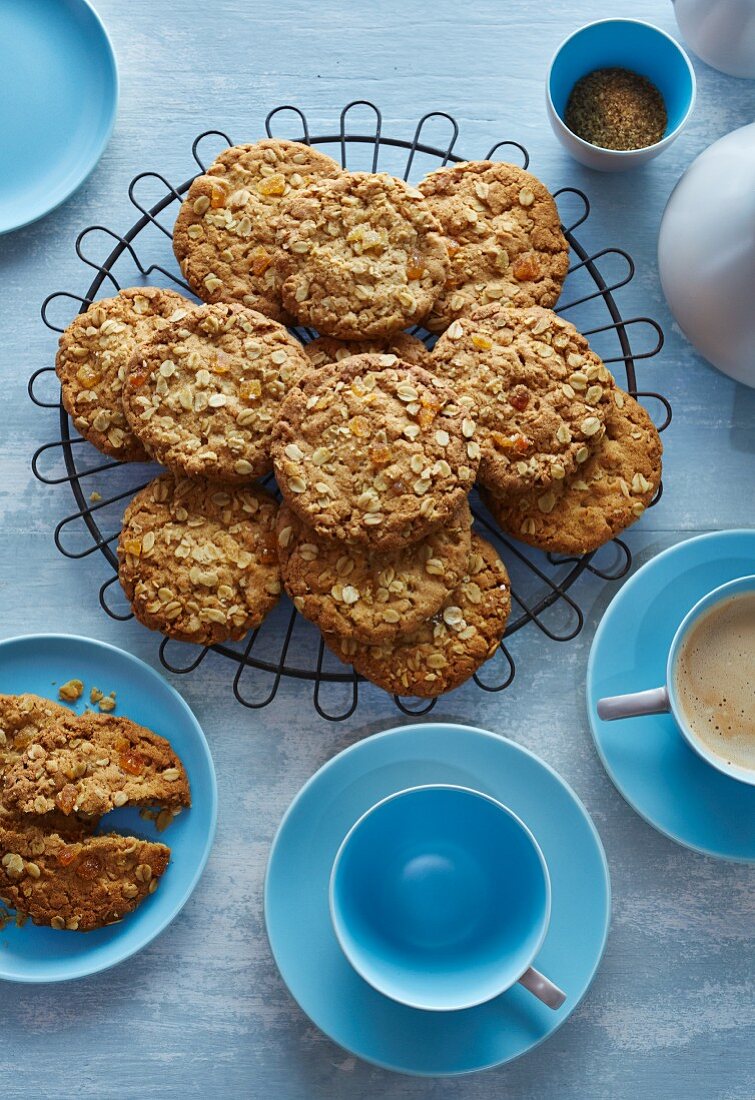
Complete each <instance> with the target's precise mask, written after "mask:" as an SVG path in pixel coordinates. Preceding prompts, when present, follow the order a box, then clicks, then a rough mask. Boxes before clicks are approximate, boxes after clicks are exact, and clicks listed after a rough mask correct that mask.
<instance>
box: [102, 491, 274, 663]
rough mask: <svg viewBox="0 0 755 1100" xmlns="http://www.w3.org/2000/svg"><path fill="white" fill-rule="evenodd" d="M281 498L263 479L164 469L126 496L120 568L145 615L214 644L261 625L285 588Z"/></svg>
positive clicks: (147, 620) (154, 625)
mask: <svg viewBox="0 0 755 1100" xmlns="http://www.w3.org/2000/svg"><path fill="white" fill-rule="evenodd" d="M277 511H278V505H277V504H276V502H275V500H273V498H272V497H271V496H270V495H269V494H268V493H266V492H265V491H264V489H260V488H256V487H254V488H232V487H228V488H225V487H223V486H219V485H217V484H213V483H211V482H207V481H193V480H190V479H188V478H184V479H182V480H176V479H175V478H174V477H173V476H172V475H171V474H163V475H161V476H160V477H158V478H156V479H155V480H154V481H152V482H150V484H149V485H147V486H146V487H145V488H144V489H142V490H141V491H140V492H139V493H137V495H136V496H135V497H134V499H133V500H132V501H131V503H130V504H129V506H128V508H127V509H126V513H125V515H124V519H123V527H122V529H121V534H120V538H119V540H118V557H119V561H120V568H119V572H118V576H119V579H120V582H121V585H122V586H123V590H124V592H125V593H126V596H127V598H128V600H129V602H130V603H131V607H132V608H133V611H134V614H135V616H136V618H137V619H138V620H139V622H141V623H143V624H144V625H145V626H147V627H149V628H150V630H159V631H161V632H162V633H163V634H165V635H167V636H168V637H170V638H177V639H179V640H181V641H186V642H195V643H196V644H197V645H212V644H214V643H216V642H223V641H227V640H229V639H234V640H238V639H240V638H243V636H244V635H245V634H246V633H247V631H249V630H253V629H254V628H255V627H257V626H259V625H260V623H261V622H262V620H263V619H264V618H265V616H266V615H267V613H268V612H269V611H270V610H271V609H272V608H273V607H274V606H275V604H276V602H277V600H278V596H279V594H280V591H281V582H280V572H279V568H278V555H277V553H276V549H275V518H276V514H277Z"/></svg>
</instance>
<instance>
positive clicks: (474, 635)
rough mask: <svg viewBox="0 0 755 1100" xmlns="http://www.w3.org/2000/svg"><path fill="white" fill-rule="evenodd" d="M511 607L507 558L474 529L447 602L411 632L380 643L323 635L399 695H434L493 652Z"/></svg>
mask: <svg viewBox="0 0 755 1100" xmlns="http://www.w3.org/2000/svg"><path fill="white" fill-rule="evenodd" d="M510 608H511V591H510V587H509V578H508V574H507V572H506V569H505V567H504V565H503V562H502V561H501V559H500V558H499V557H498V554H497V553H496V551H495V550H494V549H493V547H492V546H491V545H490V543H489V542H486V541H485V539H482V538H480V536H479V535H475V534H473V535H472V552H471V554H470V557H469V564H468V567H467V573H466V575H465V576H464V578H463V579H462V580H461V582H460V583H459V585H458V586H457V588H456V589H455V590H454V592H453V593H452V594H451V596H450V597H449V598H448V599H447V601H446V602H445V604H444V606H443V607H442V608H441V610H440V611H438V612H437V614H435V615H434V616H433V617H432V618H431V619H428V621H427V622H425V623H423V624H422V625H421V626H420V627H418V628H417V629H416V630H415V631H414V632H413V633H411V634H407V635H404V636H403V637H401V638H398V639H395V640H393V641H391V642H388V643H385V644H381V645H364V644H362V643H360V642H357V641H355V640H353V639H341V638H339V637H338V636H337V635H325V641H326V642H327V644H328V645H329V646H330V648H331V649H332V650H333V652H334V653H335V654H336V655H337V656H338V657H340V659H341V660H342V661H344V662H346V663H347V664H352V665H353V666H354V668H355V669H356V671H357V672H359V673H361V675H362V676H364V677H366V679H368V680H370V681H372V683H374V684H377V685H378V686H379V687H382V688H384V689H385V690H386V691H391V692H394V693H395V694H397V695H417V696H420V697H422V698H432V697H433V696H436V695H442V694H443V693H444V692H446V691H451V690H452V689H453V688H455V687H459V685H460V684H463V683H464V682H465V681H466V680H468V679H469V678H470V676H472V675H473V674H474V673H475V672H476V671H477V669H478V668H479V667H480V665H482V664H483V663H484V662H485V661H487V660H488V658H490V657H492V656H493V654H494V653H495V651H496V649H497V648H498V645H499V643H500V641H501V638H502V637H503V634H504V631H505V629H506V622H507V620H508V616H509V611H510Z"/></svg>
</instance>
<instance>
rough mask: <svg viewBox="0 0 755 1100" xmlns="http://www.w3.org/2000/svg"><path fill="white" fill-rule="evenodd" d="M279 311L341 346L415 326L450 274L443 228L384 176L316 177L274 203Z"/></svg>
mask: <svg viewBox="0 0 755 1100" xmlns="http://www.w3.org/2000/svg"><path fill="white" fill-rule="evenodd" d="M276 241H277V244H278V254H277V258H276V265H277V270H278V272H279V275H280V278H281V281H282V295H283V304H284V306H285V307H286V309H287V310H289V312H291V313H292V314H293V315H294V316H295V317H296V318H297V319H298V320H299V321H300V322H301V324H304V325H308V326H311V327H312V328H315V329H317V331H318V332H319V333H320V334H321V335H323V336H336V337H338V338H339V339H342V340H360V339H372V338H373V337H382V336H391V335H392V334H393V333H396V332H399V331H400V330H401V329H404V328H406V327H407V326H408V325H414V324H420V323H421V322H422V321H423V320H424V318H425V317H426V316H427V314H428V313H429V312H430V310H431V309H432V306H433V302H434V301H435V299H436V298H437V296H438V294H439V293H440V290H441V288H442V286H443V284H444V283H445V281H446V277H447V274H448V255H447V252H446V246H445V243H444V241H443V237H442V235H441V232H440V226H439V224H438V222H437V221H436V220H435V218H434V217H433V215H432V214H431V213H430V210H429V208H428V206H427V204H426V203H425V200H424V199H423V198H422V195H421V194H420V192H419V191H417V190H416V189H415V188H413V187H410V186H409V185H408V184H406V183H404V182H403V181H402V180H399V179H394V177H393V176H388V175H385V174H380V175H374V174H372V173H370V172H349V173H344V174H342V175H340V176H337V177H336V178H335V179H321V180H318V181H316V182H315V183H313V184H311V185H310V186H309V187H306V188H304V189H303V190H301V191H299V192H297V193H296V194H294V195H292V196H289V197H287V198H286V199H284V201H283V202H282V203H281V216H280V220H279V223H278V229H277V234H276Z"/></svg>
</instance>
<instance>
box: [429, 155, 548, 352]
mask: <svg viewBox="0 0 755 1100" xmlns="http://www.w3.org/2000/svg"><path fill="white" fill-rule="evenodd" d="M419 189H420V191H421V192H422V194H423V195H424V196H425V199H426V201H427V205H428V206H429V207H430V209H431V210H432V212H433V214H434V215H435V217H436V218H437V219H438V221H439V222H440V224H441V227H442V229H443V232H444V234H445V236H446V244H447V246H448V252H449V256H450V260H451V269H450V273H449V277H448V281H447V282H446V285H445V287H444V289H443V291H442V293H441V294H440V296H439V298H438V300H437V301H436V303H435V305H434V307H433V311H432V314H431V315H430V317H429V318H428V320H427V322H426V324H427V327H428V328H429V329H431V330H432V331H434V332H442V331H443V329H445V328H447V327H448V325H449V324H450V323H451V321H453V320H454V318H455V317H460V316H462V315H465V314H469V313H471V312H472V311H473V310H474V309H476V308H477V307H479V306H483V305H487V304H488V303H489V302H493V301H494V302H497V303H498V304H499V305H514V306H529V305H540V306H552V305H554V304H555V303H556V300H557V299H558V296H559V294H560V293H561V287H562V285H563V282H564V279H565V278H566V272H567V271H568V268H569V245H568V244H567V242H566V238H565V237H564V235H563V233H562V231H561V224H560V218H559V215H558V210H557V209H556V204H555V202H554V201H553V196H552V195H551V193H550V191H549V190H548V188H547V187H545V186H544V184H542V183H541V182H540V180H539V179H537V177H536V176H533V175H532V174H531V173H530V172H525V171H524V169H522V168H517V167H516V165H513V164H504V163H501V162H494V161H489V160H483V161H467V162H466V163H464V164H457V165H454V166H453V167H450V168H439V169H438V171H437V172H431V173H430V175H429V176H426V177H425V179H424V180H422V182H421V183H420V184H419Z"/></svg>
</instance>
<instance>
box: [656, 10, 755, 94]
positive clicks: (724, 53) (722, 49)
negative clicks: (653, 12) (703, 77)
mask: <svg viewBox="0 0 755 1100" xmlns="http://www.w3.org/2000/svg"><path fill="white" fill-rule="evenodd" d="M673 4H674V12H675V14H676V21H677V23H678V24H679V30H680V31H681V33H682V37H683V38H684V40H685V42H686V43H687V45H688V46H689V47H690V49H691V50H692V51H693V52H694V53H696V54H697V56H698V57H701V58H702V60H703V61H705V62H707V64H708V65H712V66H713V68H714V69H720V70H721V72H722V73H728V74H729V76H745V77H753V78H755V0H673Z"/></svg>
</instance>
